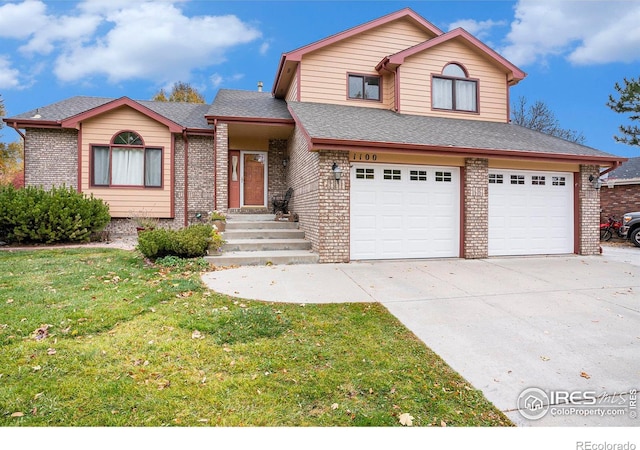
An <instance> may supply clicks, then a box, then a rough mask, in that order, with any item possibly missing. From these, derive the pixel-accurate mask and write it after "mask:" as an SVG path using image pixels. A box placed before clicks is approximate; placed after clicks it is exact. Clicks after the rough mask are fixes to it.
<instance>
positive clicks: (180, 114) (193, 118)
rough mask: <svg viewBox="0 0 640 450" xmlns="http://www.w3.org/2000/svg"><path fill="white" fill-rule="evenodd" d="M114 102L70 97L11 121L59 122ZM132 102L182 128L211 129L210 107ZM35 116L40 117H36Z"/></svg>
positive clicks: (109, 99)
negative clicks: (208, 119) (209, 120)
mask: <svg viewBox="0 0 640 450" xmlns="http://www.w3.org/2000/svg"><path fill="white" fill-rule="evenodd" d="M114 100H116V99H114V98H105V97H82V96H78V97H71V98H68V99H65V100H62V101H59V102H57V103H53V104H51V105H47V106H43V107H41V108H37V109H34V110H31V111H27V112H25V113H22V114H18V115H16V116H13V117H11V119H29V120H42V121H61V120H64V119H68V118H69V117H73V116H75V115H77V114H81V113H83V112H86V111H89V110H91V109H94V108H97V107H99V106H102V105H104V104H107V103H109V102H112V101H114ZM134 101H136V102H137V103H139V104H141V105H143V106H145V107H147V108H149V109H150V110H152V111H154V112H156V113H158V114H160V115H161V116H163V117H166V118H167V119H169V120H171V121H173V122H175V123H177V124H179V125H181V126H183V127H187V128H211V126H210V125H209V124H207V120H206V118H205V116H206V114H207V111H209V108H210V107H211V105H207V104H199V103H183V102H154V101H149V100H134ZM36 115H39V116H40V117H36Z"/></svg>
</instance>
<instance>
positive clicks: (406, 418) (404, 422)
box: [399, 413, 413, 427]
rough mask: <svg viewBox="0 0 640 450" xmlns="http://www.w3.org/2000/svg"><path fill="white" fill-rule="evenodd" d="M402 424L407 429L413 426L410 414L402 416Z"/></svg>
mask: <svg viewBox="0 0 640 450" xmlns="http://www.w3.org/2000/svg"><path fill="white" fill-rule="evenodd" d="M399 419H400V424H401V425H402V426H405V427H411V426H413V416H412V415H411V414H409V413H402V414H400V417H399Z"/></svg>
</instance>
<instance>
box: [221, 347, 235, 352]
mask: <svg viewBox="0 0 640 450" xmlns="http://www.w3.org/2000/svg"><path fill="white" fill-rule="evenodd" d="M222 351H223V352H232V351H233V350H231V349H230V348H229V347H222Z"/></svg>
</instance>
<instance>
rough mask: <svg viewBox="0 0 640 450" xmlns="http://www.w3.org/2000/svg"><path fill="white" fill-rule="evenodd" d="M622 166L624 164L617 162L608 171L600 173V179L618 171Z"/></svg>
mask: <svg viewBox="0 0 640 450" xmlns="http://www.w3.org/2000/svg"><path fill="white" fill-rule="evenodd" d="M621 165H622V163H621V162H620V161H616V162H614V163H613V166H611V167H609V168H608V169H607V170H605V171H603V172H600V175H598V178H599V177H601V176H602V175H606V174H608V173H609V172H611V171H612V170H615V169H617V168H618V167H620V166H621Z"/></svg>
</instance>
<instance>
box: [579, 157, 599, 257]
mask: <svg viewBox="0 0 640 450" xmlns="http://www.w3.org/2000/svg"><path fill="white" fill-rule="evenodd" d="M598 174H599V167H598V166H593V165H581V166H580V172H579V173H578V174H576V178H577V179H576V180H574V183H576V184H577V197H578V198H577V205H578V207H577V208H576V209H577V211H576V214H578V217H576V223H577V224H578V226H577V227H576V228H577V229H576V232H577V233H578V236H577V240H576V242H577V243H578V249H577V251H578V253H579V254H581V255H597V254H598V253H600V231H599V229H600V191H599V190H597V189H594V187H593V185H592V184H591V182H590V181H589V175H593V176H594V177H598Z"/></svg>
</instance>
